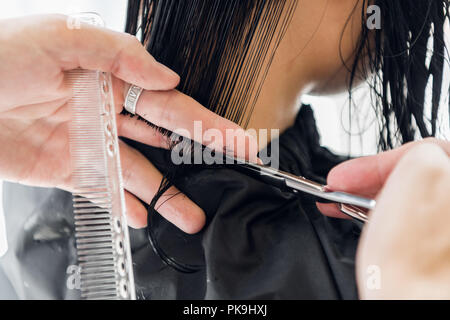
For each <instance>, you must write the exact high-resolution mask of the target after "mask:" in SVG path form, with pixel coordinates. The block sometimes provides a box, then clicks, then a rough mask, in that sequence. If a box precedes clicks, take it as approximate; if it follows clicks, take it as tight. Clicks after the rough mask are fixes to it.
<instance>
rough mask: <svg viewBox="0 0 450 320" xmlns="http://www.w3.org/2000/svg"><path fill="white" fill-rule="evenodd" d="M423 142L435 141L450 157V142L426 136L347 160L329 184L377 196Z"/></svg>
mask: <svg viewBox="0 0 450 320" xmlns="http://www.w3.org/2000/svg"><path fill="white" fill-rule="evenodd" d="M422 144H434V145H436V146H439V147H440V148H441V149H442V150H443V152H445V153H446V154H447V155H448V156H450V142H448V141H443V140H438V139H434V138H432V139H424V140H423V141H420V142H413V143H408V144H405V145H403V146H402V147H400V148H398V149H395V150H391V151H388V152H383V153H380V154H378V155H374V156H369V157H363V158H358V159H353V160H349V161H346V162H344V163H342V164H340V165H338V166H337V167H335V168H333V169H332V170H331V171H330V173H329V174H328V178H327V184H328V187H329V188H330V189H331V190H336V191H344V192H349V193H354V194H357V195H361V196H365V197H369V198H375V197H376V196H377V194H378V193H379V191H380V190H381V188H382V187H383V185H384V183H385V181H386V179H387V178H388V176H389V175H390V174H391V172H392V170H393V169H394V168H395V166H396V165H397V163H398V162H399V161H400V159H402V157H403V156H404V155H405V154H407V153H408V152H409V151H410V150H411V149H412V148H415V147H417V146H419V145H422ZM317 207H318V209H319V210H320V211H321V212H322V213H323V214H325V215H327V216H330V217H340V218H342V217H347V216H346V215H344V214H343V213H341V212H340V210H339V208H338V207H337V206H333V205H330V204H319V203H317Z"/></svg>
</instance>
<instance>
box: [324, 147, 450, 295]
mask: <svg viewBox="0 0 450 320" xmlns="http://www.w3.org/2000/svg"><path fill="white" fill-rule="evenodd" d="M338 179H340V180H341V181H342V183H340V182H339V181H338ZM330 183H332V184H333V186H334V188H336V189H339V190H345V191H350V192H355V193H362V194H364V195H366V196H377V207H376V208H375V209H374V210H373V212H371V216H370V220H369V222H368V223H367V224H366V225H365V227H364V230H363V234H362V236H361V241H360V244H359V247H358V255H357V264H356V266H357V280H358V288H359V292H360V296H361V298H365V299H374V298H387V299H410V298H413V299H415V298H444V299H449V298H450V286H449V283H450V255H449V252H450V237H449V236H448V235H449V232H450V228H449V226H450V142H445V141H439V140H436V139H426V140H425V141H423V142H415V143H410V144H407V145H405V146H403V147H402V148H399V149H397V150H394V151H389V152H386V153H383V154H380V155H377V156H373V157H366V158H361V159H357V160H352V161H349V162H347V163H345V164H343V165H341V166H340V167H337V168H335V169H334V170H333V171H332V172H331V173H330V176H329V184H330Z"/></svg>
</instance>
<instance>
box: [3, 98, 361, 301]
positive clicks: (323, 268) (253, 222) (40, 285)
mask: <svg viewBox="0 0 450 320" xmlns="http://www.w3.org/2000/svg"><path fill="white" fill-rule="evenodd" d="M279 142H280V169H282V170H284V171H288V172H291V173H293V174H296V175H303V176H306V177H308V178H310V179H314V180H317V181H322V182H323V180H324V178H325V177H326V175H327V173H328V171H329V170H330V169H331V168H332V167H333V166H335V165H336V164H338V163H339V162H341V161H343V160H344V159H343V158H342V157H338V156H336V155H333V154H332V153H331V152H329V151H328V150H327V149H326V148H323V147H321V146H320V144H319V134H318V132H317V129H316V125H315V120H314V116H313V112H312V109H311V108H310V107H309V106H302V108H301V109H300V111H299V115H298V117H297V119H296V122H295V124H294V126H293V127H291V128H289V129H288V130H286V131H285V132H284V133H283V134H282V135H281V137H280V140H279ZM132 144H133V146H134V147H137V148H138V149H140V151H141V152H142V153H143V154H144V155H146V156H147V157H148V158H149V159H151V160H152V161H153V162H154V164H155V165H156V166H157V167H158V168H160V169H161V170H162V171H163V170H164V163H162V162H161V159H162V157H161V154H162V153H163V152H164V151H162V150H156V149H154V148H151V147H147V146H143V145H141V144H138V143H132ZM177 186H178V187H179V188H180V189H181V190H182V191H184V192H185V193H186V194H187V195H188V196H189V197H190V198H191V199H192V200H193V201H195V202H196V203H197V204H198V205H199V206H200V207H202V208H203V209H204V210H205V212H206V214H207V217H208V224H207V227H206V228H204V230H203V231H202V233H201V234H200V235H198V236H197V238H198V239H201V243H200V245H201V246H202V247H203V250H204V259H205V262H206V268H205V270H203V271H200V272H197V273H194V274H182V273H179V272H177V271H175V270H173V269H171V268H169V267H167V266H166V265H164V264H163V263H162V262H161V260H160V259H159V257H158V256H157V255H156V254H155V253H154V252H153V250H152V248H151V246H150V245H149V242H148V240H147V238H146V234H145V231H144V230H130V232H131V242H132V251H133V266H134V273H135V283H136V292H137V297H138V298H139V299H356V298H357V291H356V285H355V275H354V267H355V265H354V257H355V250H356V245H357V241H358V237H359V234H360V226H358V225H357V224H355V223H354V222H352V221H350V220H339V219H332V218H328V217H325V216H323V215H321V214H320V213H319V212H318V210H317V209H316V207H315V203H314V199H312V198H310V197H309V196H306V195H301V196H300V197H299V196H295V195H292V194H288V193H283V192H281V191H280V190H278V189H276V188H273V187H271V186H269V185H265V184H263V183H261V182H259V181H257V180H254V179H253V178H250V177H248V176H245V175H243V174H242V173H240V172H237V171H234V170H232V169H228V168H224V169H217V168H214V169H202V170H200V171H197V172H194V173H192V174H189V175H188V176H186V177H181V178H180V179H178V180H177ZM3 196H4V198H3V199H4V212H5V215H6V225H7V230H8V242H9V251H8V253H7V254H6V256H5V257H3V258H2V259H1V260H0V263H1V268H2V270H3V273H4V274H5V275H6V277H7V278H8V279H9V281H10V283H11V285H12V287H13V288H14V290H15V293H16V294H17V296H18V297H20V298H27V299H49V298H56V299H73V298H77V297H78V296H79V292H78V291H77V290H71V289H68V287H67V285H66V282H67V279H68V273H67V267H68V266H69V265H75V264H76V250H75V246H74V243H75V241H74V227H73V217H72V207H71V195H70V194H69V193H66V192H64V191H60V190H56V189H42V188H31V187H25V186H21V185H17V184H11V183H5V185H4V194H3ZM170 236H171V234H166V235H164V237H163V239H166V241H167V239H169V241H170ZM189 248H191V247H189ZM175 249H176V248H175ZM179 251H183V252H184V254H185V255H187V256H189V250H188V249H186V248H179Z"/></svg>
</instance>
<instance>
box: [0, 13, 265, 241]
mask: <svg viewBox="0 0 450 320" xmlns="http://www.w3.org/2000/svg"><path fill="white" fill-rule="evenodd" d="M0 30H1V32H0V59H1V60H2V64H1V66H0V74H2V75H8V76H7V77H6V76H5V77H2V78H1V79H0V96H1V97H2V99H1V101H0V144H1V145H2V148H1V151H0V178H1V179H3V180H8V181H13V182H19V183H22V184H27V185H34V186H43V187H58V188H61V189H65V190H69V191H70V190H72V185H71V180H72V179H71V177H72V168H71V165H70V154H69V141H68V125H69V121H70V112H69V110H68V107H67V102H68V100H69V99H70V97H71V95H72V93H71V91H70V88H68V87H67V86H66V84H65V81H64V78H65V74H64V71H66V70H71V69H74V68H78V67H81V68H84V69H93V70H101V71H109V72H111V73H112V74H113V76H114V79H113V86H114V92H115V107H116V112H117V113H119V112H120V111H121V110H122V103H123V100H124V95H123V93H124V91H125V90H126V84H127V83H134V84H136V85H139V86H140V87H143V88H145V89H146V91H145V92H143V94H142V98H141V99H140V101H139V104H138V106H137V113H138V114H139V115H141V116H142V117H143V118H145V119H147V120H149V121H151V122H152V123H154V124H156V125H159V126H161V127H164V128H166V129H169V130H175V129H177V128H179V127H183V128H186V129H187V130H190V131H192V130H193V129H192V128H193V126H192V124H193V121H194V120H201V121H203V129H204V130H207V129H209V128H216V129H219V130H220V131H222V132H223V135H224V136H225V130H226V129H230V130H237V135H238V136H242V135H243V136H244V137H243V139H242V140H239V139H237V140H236V141H237V142H236V146H227V147H228V149H229V150H231V151H233V149H234V148H239V147H242V146H241V145H238V143H241V144H242V143H245V144H246V146H250V145H256V141H254V140H253V139H252V138H251V137H249V136H246V135H245V133H244V132H243V131H242V130H241V131H239V130H238V129H240V127H239V126H237V125H236V124H234V123H232V122H231V121H228V120H226V119H223V118H220V117H219V116H217V115H215V114H214V113H212V112H210V111H208V110H207V109H206V108H204V107H203V106H201V105H200V104H198V103H197V102H195V101H194V100H193V99H191V98H189V97H188V96H186V95H184V94H182V93H180V92H178V91H176V90H174V88H175V87H176V86H177V85H178V82H179V77H178V75H177V74H175V73H174V72H173V71H171V70H169V69H168V68H167V67H165V66H163V65H161V64H159V63H158V62H157V61H156V60H155V59H154V58H153V57H151V56H150V55H149V54H148V53H147V51H146V50H145V49H144V48H143V47H142V46H141V44H140V43H139V41H138V40H137V39H136V38H135V37H132V36H130V35H126V34H123V33H118V32H112V31H109V30H106V29H101V28H96V27H92V26H88V25H83V26H82V27H81V28H80V29H70V28H68V27H67V17H65V16H58V15H52V16H36V17H27V18H21V19H11V20H4V21H1V22H0ZM117 127H118V131H119V135H120V136H124V137H128V138H131V139H134V140H137V141H140V142H143V143H146V144H148V145H152V146H156V147H162V148H167V141H166V138H164V137H163V136H162V135H161V134H160V133H158V132H157V131H156V130H155V129H152V128H151V127H149V126H148V125H146V124H145V123H143V122H141V121H138V120H136V118H133V119H131V118H129V117H125V116H122V115H118V116H117ZM213 147H214V149H217V150H222V149H223V145H222V144H221V143H219V142H217V145H215V146H213ZM246 150H249V153H248V154H246V158H247V159H249V160H251V161H256V160H257V159H256V148H250V147H248V148H246ZM250 150H254V152H253V153H252V154H250ZM120 155H121V160H122V167H123V178H124V187H125V190H126V191H125V200H126V206H127V212H128V218H129V224H130V225H131V226H133V227H137V228H139V227H143V226H145V225H146V216H147V212H146V210H145V208H144V206H143V205H142V204H141V203H140V201H139V199H141V200H143V201H144V202H146V203H150V201H151V199H152V198H153V196H154V194H155V193H156V192H157V190H158V187H159V184H160V182H161V178H162V176H161V174H160V173H159V172H158V170H156V168H155V167H154V166H153V165H152V164H151V163H150V162H149V161H148V160H147V159H146V158H145V157H143V156H142V155H141V154H140V153H139V152H137V151H136V150H134V149H133V148H131V147H129V146H127V145H125V144H124V143H121V144H120ZM178 193H179V191H178V190H177V189H176V188H175V187H173V188H171V189H170V190H168V191H167V193H166V195H165V196H164V197H162V198H161V200H160V203H158V204H157V206H158V209H159V212H160V213H161V215H163V216H164V217H165V218H166V219H168V220H169V221H171V222H172V223H174V224H175V225H176V226H178V227H179V228H181V229H182V230H183V231H185V232H188V233H196V232H198V231H199V230H200V229H201V228H202V227H203V225H204V222H205V216H204V212H203V210H202V209H201V208H199V207H198V206H197V205H196V204H195V203H193V202H192V201H191V200H189V199H188V198H187V197H186V196H185V195H183V194H178ZM174 194H176V196H175V197H172V199H171V201H165V198H166V197H171V196H173V195H174Z"/></svg>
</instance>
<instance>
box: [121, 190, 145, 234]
mask: <svg viewBox="0 0 450 320" xmlns="http://www.w3.org/2000/svg"><path fill="white" fill-rule="evenodd" d="M125 205H126V208H127V222H128V225H129V226H130V227H132V228H134V229H141V228H144V227H146V226H147V210H146V209H145V207H144V205H143V204H142V203H141V202H140V201H139V199H138V198H136V197H135V196H134V195H133V194H131V193H130V192H128V191H125Z"/></svg>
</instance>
